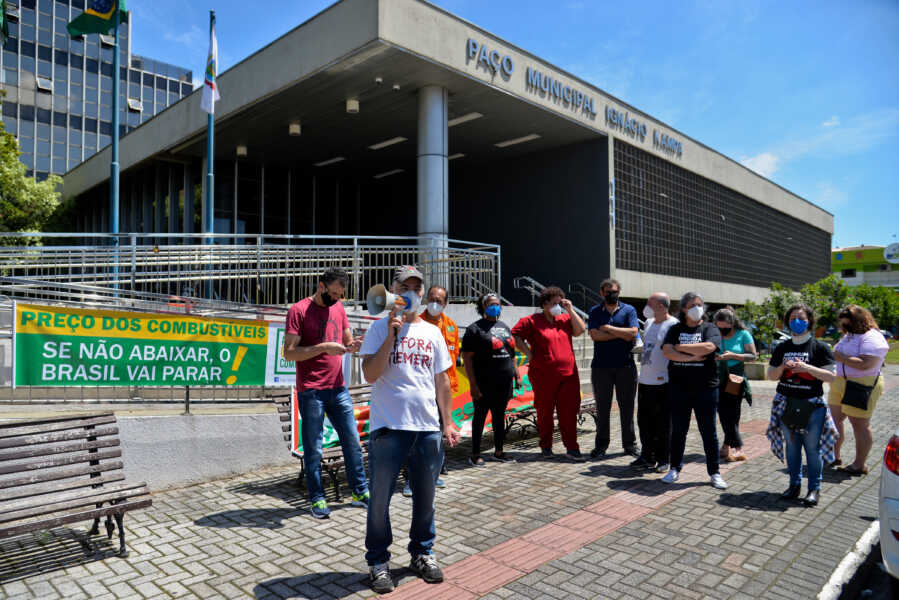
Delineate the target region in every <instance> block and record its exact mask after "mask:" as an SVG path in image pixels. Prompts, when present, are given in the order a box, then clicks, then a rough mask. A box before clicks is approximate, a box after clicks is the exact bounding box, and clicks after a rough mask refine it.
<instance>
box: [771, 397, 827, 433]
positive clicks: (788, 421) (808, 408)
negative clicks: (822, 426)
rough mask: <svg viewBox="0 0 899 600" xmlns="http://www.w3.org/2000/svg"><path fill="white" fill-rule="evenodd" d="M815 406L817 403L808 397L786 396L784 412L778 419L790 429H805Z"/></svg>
mask: <svg viewBox="0 0 899 600" xmlns="http://www.w3.org/2000/svg"><path fill="white" fill-rule="evenodd" d="M816 408H818V405H817V404H814V403H813V402H812V401H811V399H809V398H796V397H795V396H787V402H786V406H785V407H784V414H783V415H782V416H781V417H780V421H781V423H783V424H784V425H786V426H787V427H789V428H790V429H805V428H806V427H808V422H809V420H810V419H811V418H812V413H813V412H815V409H816Z"/></svg>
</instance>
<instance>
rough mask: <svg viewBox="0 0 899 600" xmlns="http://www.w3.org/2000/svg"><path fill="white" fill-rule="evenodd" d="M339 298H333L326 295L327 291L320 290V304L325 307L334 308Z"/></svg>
mask: <svg viewBox="0 0 899 600" xmlns="http://www.w3.org/2000/svg"><path fill="white" fill-rule="evenodd" d="M339 299H340V298H335V297H333V296H332V295H331V294H329V293H328V290H322V304H324V305H325V306H334V305H335V304H337V301H338V300H339Z"/></svg>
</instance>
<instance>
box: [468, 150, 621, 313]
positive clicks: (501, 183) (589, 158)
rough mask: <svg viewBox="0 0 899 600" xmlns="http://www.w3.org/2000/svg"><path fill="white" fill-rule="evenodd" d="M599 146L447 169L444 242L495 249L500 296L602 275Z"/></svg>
mask: <svg viewBox="0 0 899 600" xmlns="http://www.w3.org/2000/svg"><path fill="white" fill-rule="evenodd" d="M606 154H607V145H606V140H605V139H600V140H597V141H593V142H586V143H583V144H575V145H571V146H566V147H564V148H558V149H555V150H552V151H550V152H538V153H534V154H529V155H526V156H523V157H519V158H515V159H510V160H507V161H499V162H494V163H490V164H489V165H483V166H479V165H472V166H467V165H464V164H462V163H461V162H457V161H454V162H453V164H452V168H451V169H450V236H451V237H454V238H457V239H467V240H478V241H480V242H485V243H495V244H500V245H501V246H502V268H503V283H502V285H503V289H502V294H503V296H505V297H506V298H508V299H509V300H511V301H513V302H514V303H516V304H529V303H530V295H529V294H527V293H525V292H522V291H520V290H519V291H516V290H515V289H514V288H513V279H514V278H515V277H518V276H521V275H527V276H530V277H533V278H534V279H536V280H537V281H539V282H541V283H543V284H544V285H559V286H560V287H562V288H563V289H565V290H567V289H568V285H569V284H570V283H574V282H580V283H583V284H585V285H587V286H588V287H591V288H593V289H597V290H598V289H599V284H600V282H602V280H603V279H605V278H606V277H608V276H609V262H610V261H609V249H608V248H609V246H608V231H609V210H608V192H607V189H608V183H607V182H608V167H607V165H608V161H607V159H606Z"/></svg>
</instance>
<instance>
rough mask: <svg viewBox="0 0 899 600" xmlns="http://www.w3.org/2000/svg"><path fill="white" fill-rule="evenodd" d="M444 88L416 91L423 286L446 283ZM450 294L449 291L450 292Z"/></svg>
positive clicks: (447, 134) (446, 222) (446, 232)
mask: <svg viewBox="0 0 899 600" xmlns="http://www.w3.org/2000/svg"><path fill="white" fill-rule="evenodd" d="M446 115H447V91H446V88H443V87H440V86H436V85H428V86H425V87H423V88H421V89H420V90H418V165H417V167H418V203H417V206H418V236H419V238H421V241H420V242H419V243H420V244H421V245H423V246H424V247H425V250H424V251H423V252H421V257H420V259H419V260H420V262H421V263H422V264H421V266H422V268H423V269H424V270H425V272H424V275H425V277H427V278H428V281H427V282H426V285H431V284H435V283H439V284H441V285H444V286H446V285H447V284H448V272H447V270H446V266H445V262H444V261H445V258H446V248H447V241H446V240H447V237H448V235H447V234H448V233H449V178H448V176H447V171H448V165H449V161H448V160H447V154H448V139H449V133H448V130H447V125H446V121H447V116H446ZM450 294H452V291H450Z"/></svg>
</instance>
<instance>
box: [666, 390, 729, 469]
mask: <svg viewBox="0 0 899 600" xmlns="http://www.w3.org/2000/svg"><path fill="white" fill-rule="evenodd" d="M668 395H669V398H670V399H671V461H670V462H671V468H672V469H676V470H678V471H680V470H681V469H682V468H683V467H684V447H685V446H686V444H687V431H688V430H689V429H690V416H691V414H695V415H696V424H697V425H698V426H699V435H700V436H701V437H702V449H703V451H704V452H705V466H706V471H708V473H709V475H714V474H715V473H718V427H717V425H716V423H715V413H716V412H717V410H718V388H716V387H713V388H709V387H688V386H683V385H677V384H675V383H669V384H668Z"/></svg>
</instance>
